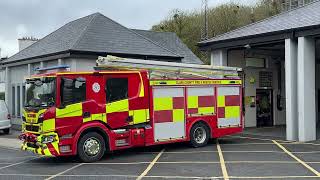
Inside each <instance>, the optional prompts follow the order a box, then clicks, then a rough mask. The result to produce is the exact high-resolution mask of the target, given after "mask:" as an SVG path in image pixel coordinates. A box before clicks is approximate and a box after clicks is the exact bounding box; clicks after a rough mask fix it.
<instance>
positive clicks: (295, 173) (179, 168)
mask: <svg viewBox="0 0 320 180" xmlns="http://www.w3.org/2000/svg"><path fill="white" fill-rule="evenodd" d="M0 138H1V137H0ZM319 148H320V144H317V143H296V142H287V141H283V140H277V139H272V138H269V137H268V138H262V137H260V136H247V135H236V136H229V137H225V138H221V139H219V140H212V141H211V142H210V143H209V144H208V145H207V146H206V147H201V148H191V147H189V146H188V144H187V143H181V144H172V145H165V146H155V147H148V148H136V149H130V150H124V151H117V152H114V153H112V154H108V155H106V156H105V157H104V159H103V160H101V161H99V162H96V163H90V164H87V163H81V162H79V161H78V160H77V159H76V158H48V157H39V156H35V155H33V154H30V153H27V152H22V151H20V150H18V149H15V148H11V147H4V146H3V145H2V146H1V144H0V179H3V180H5V179H10V180H12V179H76V180H79V179H163V178H166V179H320V173H319V171H320V149H319Z"/></svg>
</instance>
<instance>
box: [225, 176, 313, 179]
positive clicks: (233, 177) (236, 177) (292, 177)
mask: <svg viewBox="0 0 320 180" xmlns="http://www.w3.org/2000/svg"><path fill="white" fill-rule="evenodd" d="M317 177H318V176H230V178H232V179H289V178H291V179H295V178H317Z"/></svg>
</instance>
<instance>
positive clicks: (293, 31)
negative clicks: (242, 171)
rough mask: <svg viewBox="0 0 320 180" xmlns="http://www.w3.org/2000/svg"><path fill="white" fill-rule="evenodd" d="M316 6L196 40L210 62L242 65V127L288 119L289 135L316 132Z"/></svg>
mask: <svg viewBox="0 0 320 180" xmlns="http://www.w3.org/2000/svg"><path fill="white" fill-rule="evenodd" d="M319 9H320V2H319V1H317V2H314V3H311V4H309V5H306V6H304V7H301V8H297V9H293V10H291V11H288V12H285V13H282V14H279V15H276V16H273V17H270V18H268V19H265V20H262V21H259V22H256V23H253V24H250V25H247V26H245V27H242V28H239V29H236V30H233V31H230V32H228V33H225V34H222V35H219V36H216V37H214V38H212V39H208V40H205V41H202V42H199V47H200V48H201V49H202V50H204V51H209V52H211V63H212V64H214V65H219V66H235V67H242V68H243V79H244V92H245V94H244V103H245V126H246V127H255V126H258V127H266V126H273V125H286V138H287V139H288V140H299V141H310V140H315V139H316V138H317V136H316V134H317V133H316V132H317V122H319V118H320V117H319V112H320V106H319V102H320V65H319V64H320V41H319V37H320V11H319ZM318 124H319V123H318ZM318 131H319V128H318ZM319 135H320V134H319V133H318V137H319Z"/></svg>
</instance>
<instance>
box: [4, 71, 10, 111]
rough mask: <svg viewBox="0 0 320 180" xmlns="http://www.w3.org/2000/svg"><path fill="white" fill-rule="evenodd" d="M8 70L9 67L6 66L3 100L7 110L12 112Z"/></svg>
mask: <svg viewBox="0 0 320 180" xmlns="http://www.w3.org/2000/svg"><path fill="white" fill-rule="evenodd" d="M9 73H10V71H9V67H6V70H5V94H4V96H5V101H6V104H7V106H8V107H9V112H12V110H11V107H12V105H11V99H12V97H11V96H10V94H12V93H10V92H11V90H12V88H11V82H10V75H9Z"/></svg>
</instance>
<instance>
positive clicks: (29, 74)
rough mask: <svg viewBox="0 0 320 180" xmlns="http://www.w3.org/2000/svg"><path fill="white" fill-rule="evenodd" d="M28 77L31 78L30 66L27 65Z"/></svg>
mask: <svg viewBox="0 0 320 180" xmlns="http://www.w3.org/2000/svg"><path fill="white" fill-rule="evenodd" d="M28 76H31V64H28Z"/></svg>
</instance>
